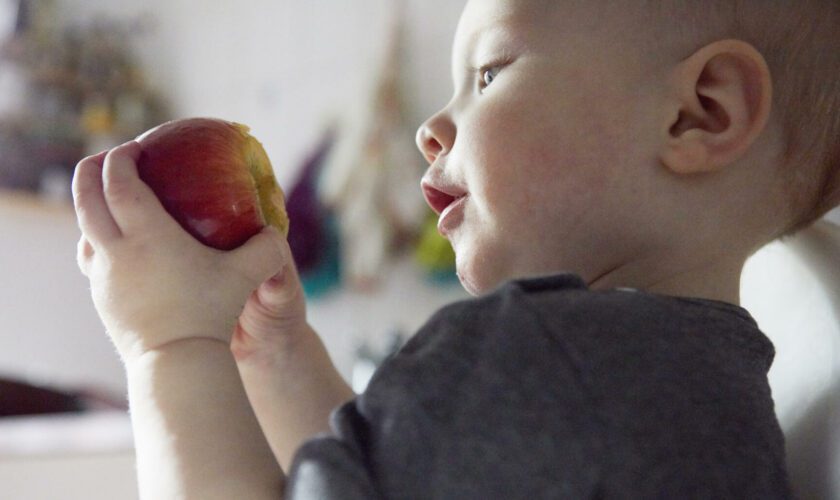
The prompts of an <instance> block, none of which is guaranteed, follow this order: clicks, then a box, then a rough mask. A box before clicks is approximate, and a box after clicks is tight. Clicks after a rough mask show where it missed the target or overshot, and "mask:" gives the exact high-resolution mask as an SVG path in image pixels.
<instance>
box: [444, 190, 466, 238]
mask: <svg viewBox="0 0 840 500" xmlns="http://www.w3.org/2000/svg"><path fill="white" fill-rule="evenodd" d="M466 203H467V197H466V196H462V197H460V198H458V199H457V200H455V201H454V202H452V203H450V204H449V206H448V207H446V208H445V209H443V212H441V213H440V218H438V225H437V229H438V232H439V233H440V234H442V235H443V236H449V233H450V232H452V230H454V229H455V228H456V227H458V225H459V224H461V222H462V221H463V220H464V205H466Z"/></svg>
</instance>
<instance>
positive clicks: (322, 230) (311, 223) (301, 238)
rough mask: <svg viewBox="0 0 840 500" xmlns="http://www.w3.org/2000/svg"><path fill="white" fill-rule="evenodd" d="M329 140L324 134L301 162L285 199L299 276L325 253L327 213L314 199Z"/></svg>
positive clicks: (290, 244) (307, 270)
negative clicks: (298, 172) (304, 160)
mask: <svg viewBox="0 0 840 500" xmlns="http://www.w3.org/2000/svg"><path fill="white" fill-rule="evenodd" d="M333 137H334V134H333V132H332V131H329V132H327V134H326V135H325V137H324V138H323V139H322V140H321V142H320V143H319V144H318V147H317V148H316V149H315V151H314V152H313V153H312V154H311V155H310V156H309V158H308V159H307V160H306V162H305V163H304V165H303V168H302V171H301V174H300V177H298V179H297V181H296V182H295V184H294V186H293V187H292V190H291V191H290V192H289V196H288V197H287V198H286V213H287V214H288V215H289V236H288V241H289V246H290V247H291V249H292V255H293V256H294V258H295V264H297V267H298V271H300V273H301V274H306V273H307V272H309V271H312V270H314V269H316V268H317V267H318V266H319V264H321V262H322V260H323V258H324V257H325V255H326V253H327V243H328V242H327V234H326V233H327V229H326V217H327V215H328V213H327V212H328V211H327V208H326V207H325V206H324V204H323V203H321V200H320V199H319V198H318V176H319V174H320V172H321V168H322V167H323V164H324V160H325V159H326V157H327V154H328V153H329V151H330V148H331V147H332V145H333Z"/></svg>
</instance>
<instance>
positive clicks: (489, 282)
mask: <svg viewBox="0 0 840 500" xmlns="http://www.w3.org/2000/svg"><path fill="white" fill-rule="evenodd" d="M490 262H492V260H491V261H490ZM455 267H456V274H457V275H458V280H459V281H460V282H461V286H463V287H464V290H466V291H467V293H469V294H470V295H472V296H476V297H477V296H479V295H482V294H485V293H487V292H491V291H493V290H494V289H495V288H496V287H497V286H499V285H500V284H501V283H502V282H503V281H504V278H502V277H499V276H495V274H496V273H495V269H494V268H493V266H490V265H483V264H482V263H481V259H477V258H475V257H474V256H473V257H472V258H469V259H468V258H462V257H461V254H460V253H456V258H455Z"/></svg>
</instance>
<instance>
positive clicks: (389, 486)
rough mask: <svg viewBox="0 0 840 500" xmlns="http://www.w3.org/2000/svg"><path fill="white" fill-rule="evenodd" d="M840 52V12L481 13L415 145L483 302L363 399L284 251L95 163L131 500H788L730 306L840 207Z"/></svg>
mask: <svg viewBox="0 0 840 500" xmlns="http://www.w3.org/2000/svg"><path fill="white" fill-rule="evenodd" d="M838 25H840V4H838V3H837V2H836V1H830V0H809V1H802V0H799V1H797V2H787V1H779V2H769V1H761V0H703V1H699V0H683V1H675V0H671V1H669V0H663V1H656V2H647V1H640V0H632V1H631V0H626V1H612V2H605V1H587V2H584V1H567V2H560V1H557V0H470V1H469V2H468V3H467V5H466V7H465V10H464V13H463V15H462V18H461V20H460V23H459V25H458V29H457V34H456V37H455V44H454V50H453V60H452V70H453V77H454V89H455V92H454V95H453V97H452V99H451V100H450V101H449V102H448V103H447V104H446V106H445V107H444V108H443V109H442V110H441V111H440V112H438V113H437V114H435V115H434V116H432V117H431V118H430V119H429V120H428V121H427V122H426V123H424V124H423V125H422V126H421V127H420V130H419V131H418V134H417V142H418V146H419V148H420V150H421V151H422V153H423V155H424V156H425V157H426V159H427V160H428V162H429V164H430V167H429V169H428V171H427V173H426V175H425V176H424V178H423V181H422V189H423V191H424V193H425V195H426V198H427V200H428V202H429V205H430V206H431V207H432V208H433V209H434V210H435V211H436V212H439V213H440V220H439V230H440V232H441V233H442V234H444V235H445V236H446V237H447V238H448V239H449V241H450V242H451V243H452V246H453V248H454V249H455V252H456V254H457V271H458V276H459V278H460V280H461V283H462V284H463V286H464V287H465V288H466V289H467V290H468V291H469V292H471V293H472V294H473V295H475V296H476V298H475V299H473V300H469V301H464V302H461V303H457V304H453V305H451V306H448V307H446V308H444V309H442V310H441V311H439V312H438V313H437V314H435V315H434V317H433V318H432V319H431V320H430V321H429V322H428V323H427V324H426V325H425V326H424V327H423V328H422V329H421V330H420V331H419V332H418V333H417V334H416V335H415V336H414V337H413V338H412V340H411V341H409V343H408V344H407V345H406V346H405V347H404V348H403V349H401V351H400V352H399V353H398V354H397V355H395V356H394V357H392V358H391V359H389V360H388V361H386V362H385V363H384V364H383V366H382V367H381V368H380V369H379V370H378V371H377V373H376V374H375V376H374V378H373V380H372V381H371V383H370V385H369V386H368V389H367V390H366V391H365V393H364V394H361V395H358V396H357V395H355V394H353V392H352V391H351V390H350V389H349V387H348V386H347V384H346V383H345V382H344V380H343V379H342V378H341V377H340V376H339V375H338V373H337V372H336V370H335V368H334V367H333V365H332V363H331V361H330V359H329V357H328V355H327V353H326V351H325V349H324V347H323V344H322V343H321V342H320V340H319V338H318V336H317V334H316V333H315V332H314V331H313V330H312V328H311V327H310V326H309V324H308V323H307V320H306V311H305V303H304V295H303V292H302V290H301V286H300V281H299V279H298V276H297V272H296V270H295V267H294V263H293V261H292V259H291V254H290V251H289V247H288V245H287V244H286V242H285V241H284V240H283V238H282V237H281V236H280V235H278V233H277V232H276V231H274V230H271V229H266V230H265V231H263V232H262V233H261V234H259V235H257V236H255V237H254V238H253V239H251V240H250V241H249V242H247V243H246V244H245V245H244V246H243V247H241V248H239V249H237V250H234V251H231V252H219V251H215V250H212V249H209V248H206V247H204V246H202V245H201V244H199V243H198V242H197V241H195V240H193V239H192V238H191V237H190V236H189V235H188V234H186V233H185V232H184V231H183V230H182V229H181V228H180V226H178V225H177V223H175V222H174V221H173V220H172V219H171V217H169V216H168V215H167V214H166V212H165V211H164V210H163V209H162V208H161V206H160V204H159V203H158V202H157V200H156V198H155V197H154V195H153V194H152V192H151V191H150V190H149V189H148V188H147V187H146V186H145V185H144V184H143V183H142V182H141V181H140V180H139V178H138V177H137V173H136V165H135V161H136V159H137V154H138V145H137V144H136V143H134V142H130V143H127V144H125V145H123V146H121V147H118V148H116V149H114V150H112V151H110V152H108V153H107V154H100V155H97V156H94V157H90V158H87V159H85V160H83V161H82V162H81V163H80V164H79V165H78V167H77V170H76V175H75V177H74V186H73V187H74V199H75V204H76V210H77V214H78V219H79V224H80V227H81V230H82V239H81V241H80V246H79V265H80V267H81V269H82V271H83V272H84V273H85V274H86V275H87V276H88V277H89V278H90V281H91V291H92V294H93V299H94V302H95V305H96V307H97V310H98V311H99V314H100V316H101V318H102V320H103V323H104V324H105V326H106V328H107V330H108V333H109V335H110V336H111V338H112V339H113V341H114V343H115V345H116V347H117V349H118V351H119V353H120V355H121V357H122V359H123V361H124V363H125V366H126V373H127V377H128V387H129V401H130V405H131V415H132V422H133V425H134V433H135V442H136V452H137V460H138V475H139V486H140V492H141V496H142V497H143V498H154V499H160V498H176V497H177V498H181V497H186V498H202V499H206V498H247V499H257V498H278V497H280V496H282V495H283V493H284V492H285V495H286V496H287V497H288V498H354V499H355V498H377V497H385V498H615V497H621V498H624V497H630V498H649V497H658V498H788V497H790V494H791V493H790V489H789V485H788V479H787V473H786V470H785V454H784V437H783V435H782V433H781V430H780V428H779V425H778V422H777V420H776V416H775V414H774V409H773V400H772V396H771V393H770V388H769V386H768V383H767V370H768V369H769V367H770V364H771V363H772V360H773V356H774V350H773V346H772V344H771V343H770V341H769V340H768V339H767V338H766V337H765V336H764V335H763V333H762V332H761V331H760V330H759V329H758V327H757V325H756V323H755V321H754V320H753V318H752V317H751V316H750V314H749V312H747V311H746V310H744V309H743V308H741V307H740V305H739V279H740V274H741V269H742V266H743V265H744V262H745V260H746V259H747V258H748V257H749V256H750V255H752V254H753V253H754V252H755V251H756V250H757V249H759V248H761V247H762V246H763V245H765V244H767V243H768V242H771V241H773V240H776V239H778V238H780V237H785V236H789V235H791V234H794V233H796V232H797V231H799V230H801V229H803V228H806V227H808V226H809V225H810V224H812V223H813V222H814V221H816V220H817V219H819V218H820V217H821V216H822V215H823V214H825V213H826V212H827V211H828V210H830V209H832V208H833V207H835V206H837V205H838V204H840V141H838V140H837V138H838V137H840V83H838V79H837V78H836V75H838V74H840V37H838V35H837V30H836V29H835V28H836V26H838ZM333 410H335V411H333ZM284 471H285V472H284Z"/></svg>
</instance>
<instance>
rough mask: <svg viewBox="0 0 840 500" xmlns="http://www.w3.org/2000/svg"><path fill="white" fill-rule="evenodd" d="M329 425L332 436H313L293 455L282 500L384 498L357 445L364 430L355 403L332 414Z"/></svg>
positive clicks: (372, 499) (352, 402) (345, 405)
mask: <svg viewBox="0 0 840 500" xmlns="http://www.w3.org/2000/svg"><path fill="white" fill-rule="evenodd" d="M331 426H332V428H333V431H334V433H335V434H321V435H319V436H316V437H314V438H312V439H310V440H309V441H307V442H306V443H304V444H303V446H301V448H300V449H299V450H298V451H297V453H296V454H295V458H294V460H293V462H292V466H291V468H290V469H289V475H288V478H287V481H286V496H285V498H286V499H287V500H304V499H306V500H310V499H313V498H317V499H322V500H332V499H342V500H357V499H358V500H375V499H378V498H383V496H382V495H381V494H380V492H379V491H378V489H377V487H376V486H375V485H374V482H373V480H372V478H371V477H370V472H369V468H368V465H367V464H366V460H365V458H364V457H363V455H362V453H361V452H360V449H359V446H358V445H359V444H360V443H359V440H361V439H364V436H365V435H366V431H365V428H364V422H363V420H362V419H361V418H360V417H359V415H358V413H357V411H356V407H355V400H353V401H349V402H347V403H345V404H344V405H343V406H341V407H339V408H338V409H337V410H336V411H335V412H333V414H332V416H331Z"/></svg>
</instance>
